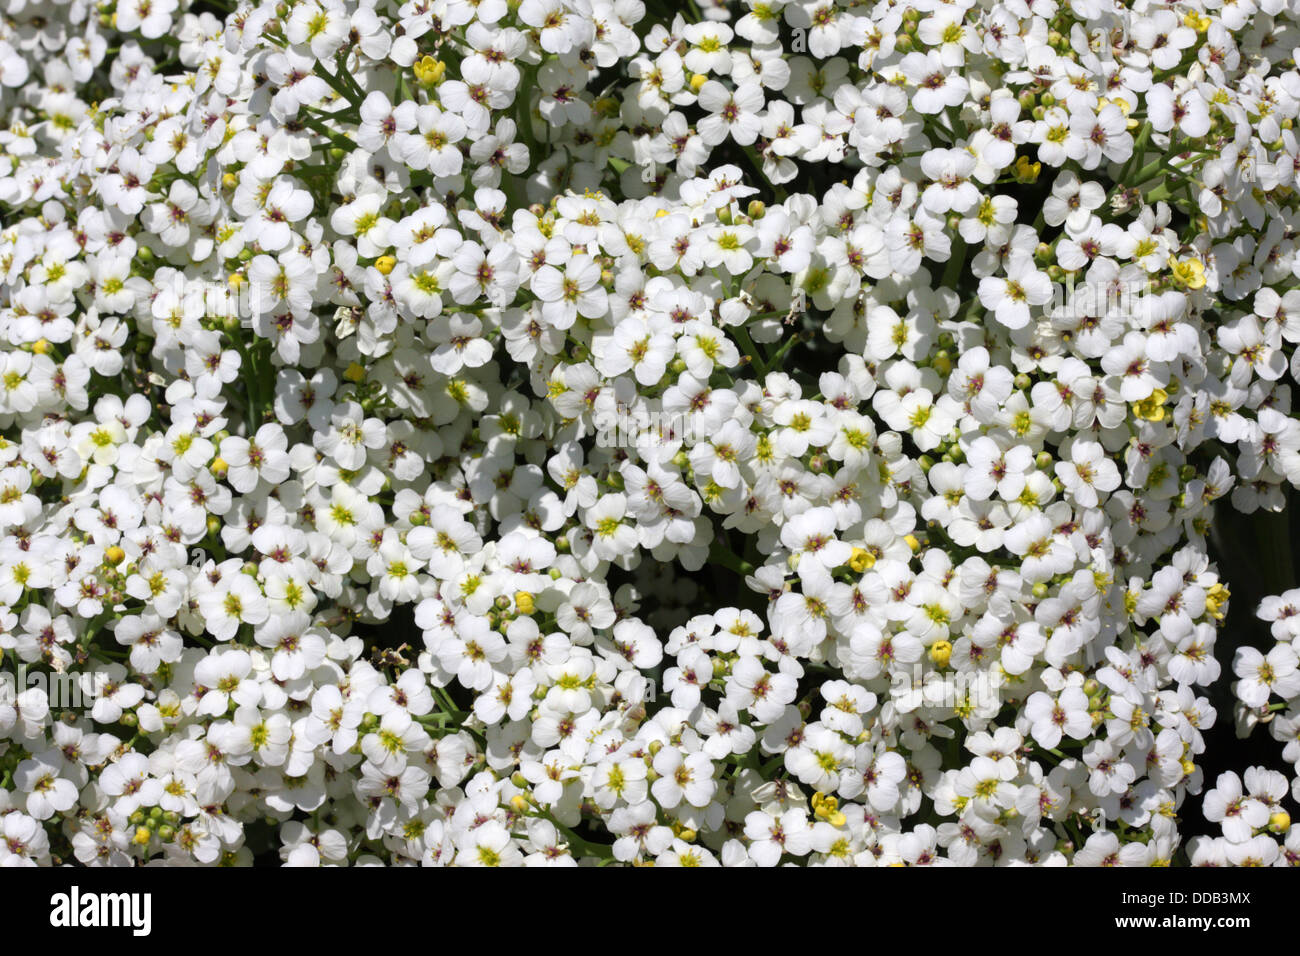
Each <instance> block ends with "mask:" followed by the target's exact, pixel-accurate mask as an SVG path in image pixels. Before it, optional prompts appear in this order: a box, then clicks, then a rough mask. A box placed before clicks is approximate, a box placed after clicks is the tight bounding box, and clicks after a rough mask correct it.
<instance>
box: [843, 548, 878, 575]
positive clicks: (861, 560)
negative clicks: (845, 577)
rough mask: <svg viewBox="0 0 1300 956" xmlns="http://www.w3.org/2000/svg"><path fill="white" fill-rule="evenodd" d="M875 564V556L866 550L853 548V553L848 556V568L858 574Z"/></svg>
mask: <svg viewBox="0 0 1300 956" xmlns="http://www.w3.org/2000/svg"><path fill="white" fill-rule="evenodd" d="M875 563H876V556H875V555H874V554H872V553H871V552H870V551H868V550H867V549H866V548H854V549H853V553H852V554H850V555H849V567H850V568H852V569H853V570H854V571H856V572H857V573H858V574H862V573H863V572H864V571H867V570H869V569H870V568H872V567H874V566H875Z"/></svg>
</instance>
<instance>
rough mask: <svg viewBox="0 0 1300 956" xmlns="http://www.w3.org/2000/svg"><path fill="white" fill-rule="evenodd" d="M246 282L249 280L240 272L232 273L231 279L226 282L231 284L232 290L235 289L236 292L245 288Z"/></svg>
mask: <svg viewBox="0 0 1300 956" xmlns="http://www.w3.org/2000/svg"><path fill="white" fill-rule="evenodd" d="M246 281H247V280H246V279H245V278H244V276H243V274H242V273H239V272H232V273H230V278H228V279H227V280H226V282H228V283H229V284H230V288H232V289H234V290H235V291H236V292H238V291H239V290H240V289H241V288H243V285H244V283H245V282H246Z"/></svg>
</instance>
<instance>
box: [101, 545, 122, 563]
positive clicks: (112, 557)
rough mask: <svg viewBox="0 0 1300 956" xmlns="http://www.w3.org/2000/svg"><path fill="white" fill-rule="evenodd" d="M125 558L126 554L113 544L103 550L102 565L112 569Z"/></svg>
mask: <svg viewBox="0 0 1300 956" xmlns="http://www.w3.org/2000/svg"><path fill="white" fill-rule="evenodd" d="M125 557H126V552H125V551H123V550H122V549H121V548H119V547H118V546H117V545H115V544H114V545H111V546H109V547H107V548H105V549H104V563H105V564H107V565H110V566H112V567H116V566H117V565H119V564H121V563H122V560H123V559H124V558H125Z"/></svg>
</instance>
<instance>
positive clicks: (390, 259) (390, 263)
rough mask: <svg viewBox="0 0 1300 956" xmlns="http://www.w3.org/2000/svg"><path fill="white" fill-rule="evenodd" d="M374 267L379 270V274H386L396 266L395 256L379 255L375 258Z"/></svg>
mask: <svg viewBox="0 0 1300 956" xmlns="http://www.w3.org/2000/svg"><path fill="white" fill-rule="evenodd" d="M375 268H376V269H378V270H379V274H380V275H388V274H389V273H391V272H392V271H393V270H394V269H396V268H397V257H396V256H380V257H379V258H378V259H376V260H375Z"/></svg>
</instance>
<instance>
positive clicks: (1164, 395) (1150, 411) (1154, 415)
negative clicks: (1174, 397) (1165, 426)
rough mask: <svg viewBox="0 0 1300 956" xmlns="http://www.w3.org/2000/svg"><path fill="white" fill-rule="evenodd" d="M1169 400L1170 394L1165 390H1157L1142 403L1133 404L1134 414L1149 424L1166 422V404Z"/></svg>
mask: <svg viewBox="0 0 1300 956" xmlns="http://www.w3.org/2000/svg"><path fill="white" fill-rule="evenodd" d="M1168 398H1169V393H1168V392H1166V391H1165V390H1164V389H1163V388H1157V389H1156V390H1155V391H1153V392H1152V393H1151V394H1150V395H1149V396H1147V397H1146V398H1144V399H1142V401H1140V402H1134V403H1133V414H1134V415H1136V416H1137V417H1138V418H1142V419H1145V420H1146V421H1149V422H1159V421H1164V417H1165V402H1166V401H1167V400H1168Z"/></svg>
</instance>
